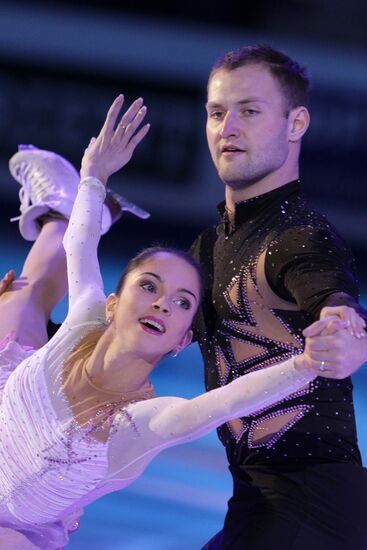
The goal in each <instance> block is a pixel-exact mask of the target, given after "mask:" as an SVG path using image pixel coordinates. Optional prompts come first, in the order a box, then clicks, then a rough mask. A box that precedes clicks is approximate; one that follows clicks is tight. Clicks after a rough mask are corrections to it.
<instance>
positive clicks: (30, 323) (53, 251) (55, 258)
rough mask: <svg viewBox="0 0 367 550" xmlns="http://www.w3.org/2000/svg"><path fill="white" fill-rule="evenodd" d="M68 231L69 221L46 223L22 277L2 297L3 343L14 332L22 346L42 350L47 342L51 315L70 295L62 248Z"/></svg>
mask: <svg viewBox="0 0 367 550" xmlns="http://www.w3.org/2000/svg"><path fill="white" fill-rule="evenodd" d="M66 227H67V220H64V219H56V218H48V219H47V220H46V223H44V225H43V227H42V229H41V231H40V233H39V235H38V237H37V240H36V241H35V243H34V244H33V246H32V248H31V249H30V251H29V253H28V256H27V258H26V261H25V263H24V266H23V270H22V273H21V275H20V277H19V278H17V279H16V280H15V281H14V282H13V284H12V286H11V289H10V290H8V291H6V292H5V293H4V294H2V295H1V296H0V340H2V339H3V338H4V337H5V336H6V335H7V334H9V333H10V332H14V333H15V337H16V339H17V341H18V342H19V343H20V344H22V345H29V346H32V347H35V348H39V347H41V346H42V345H44V344H45V343H46V342H47V339H48V338H47V322H48V319H49V317H50V314H51V311H52V309H53V308H54V307H55V306H56V305H57V304H58V303H59V302H60V300H62V298H63V297H64V295H65V293H66V291H67V276H66V260H65V252H64V248H63V245H62V239H63V236H64V233H65V230H66Z"/></svg>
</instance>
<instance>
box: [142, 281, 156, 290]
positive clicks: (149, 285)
mask: <svg viewBox="0 0 367 550" xmlns="http://www.w3.org/2000/svg"><path fill="white" fill-rule="evenodd" d="M139 286H140V288H142V289H143V290H145V291H146V292H155V290H156V287H155V284H154V283H152V281H142V282H141V283H140V284H139Z"/></svg>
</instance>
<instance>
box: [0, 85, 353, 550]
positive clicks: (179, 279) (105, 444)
mask: <svg viewBox="0 0 367 550" xmlns="http://www.w3.org/2000/svg"><path fill="white" fill-rule="evenodd" d="M122 103H123V98H122V96H119V97H118V98H117V99H116V100H115V102H114V103H113V104H112V107H111V109H110V111H109V113H108V115H107V118H106V122H105V124H104V126H103V128H102V130H101V133H100V135H99V136H98V138H97V139H93V140H92V141H91V144H90V145H89V147H88V148H87V149H86V151H85V154H84V157H83V160H82V166H81V183H80V187H79V192H78V195H77V198H76V200H75V204H74V208H73V211H72V214H71V218H70V221H69V225H68V228H67V231H66V233H65V236H64V247H65V250H66V255H67V270H68V288H69V310H68V314H67V317H66V319H65V321H64V323H63V324H62V326H61V328H60V329H59V330H58V332H57V333H56V334H55V335H54V337H53V338H52V339H51V340H50V341H49V342H47V332H46V321H47V319H48V317H49V313H50V310H51V309H52V307H53V306H54V305H55V303H56V302H57V301H58V300H59V299H60V298H61V297H62V295H63V292H64V290H65V285H66V282H65V281H64V278H63V275H62V274H63V269H64V255H63V251H62V247H61V239H62V237H63V235H64V231H65V227H66V221H65V219H64V218H63V217H60V216H59V214H58V212H59V211H61V213H63V214H64V215H66V214H65V212H63V209H62V208H58V207H57V201H56V202H55V201H54V202H53V203H52V200H51V199H50V195H47V193H46V195H47V196H46V199H45V200H44V202H45V204H46V203H47V201H48V208H46V209H43V210H44V211H43V212H42V215H43V220H42V223H43V226H42V229H41V230H40V234H39V236H38V238H37V240H36V243H35V244H34V246H33V248H32V250H31V253H30V254H29V256H28V258H27V260H26V263H25V266H24V269H23V273H22V277H21V283H20V286H18V287H17V286H16V285H17V283H15V288H14V292H13V291H12V292H10V293H9V292H5V294H3V295H2V296H1V297H0V313H1V325H0V339H2V340H3V342H2V351H1V354H0V365H1V370H0V373H1V374H0V380H1V383H2V387H3V391H2V394H1V404H0V425H1V431H0V525H1V526H2V528H3V541H6V540H9V537H11V536H13V542H11V543H10V545H9V543H8V542H2V544H1V548H3V549H5V548H14V547H17V548H32V547H33V548H34V547H36V548H37V547H38V548H42V549H50V550H51V549H56V548H59V547H61V546H63V545H64V544H65V543H66V542H67V540H68V526H69V525H70V521H71V520H70V518H75V517H77V515H78V511H79V510H80V508H82V507H84V506H85V505H86V504H88V503H89V502H92V501H94V500H95V499H97V498H99V497H100V496H102V495H104V494H106V493H109V492H111V491H115V490H118V489H121V488H123V487H125V486H127V485H128V484H130V483H131V482H132V481H134V480H135V479H136V478H137V477H138V476H139V475H140V474H141V473H142V472H143V470H144V469H145V467H146V466H147V465H148V464H149V462H150V461H151V460H152V459H153V458H154V457H155V456H156V455H157V454H158V453H159V452H160V451H161V450H163V449H165V448H167V447H170V446H172V445H175V444H178V443H182V442H185V441H189V440H192V439H194V438H197V437H200V436H201V435H203V434H205V433H207V432H208V431H210V430H211V429H213V428H215V427H217V426H219V425H220V424H222V423H223V422H226V421H227V420H229V419H231V418H237V417H240V416H243V415H245V414H246V415H247V414H250V413H251V412H253V411H255V410H258V409H260V408H262V407H264V406H268V405H269V404H272V403H273V402H275V401H278V400H279V399H282V398H283V397H285V396H287V395H289V394H290V393H292V392H294V391H296V390H298V389H299V388H301V387H302V386H304V385H305V384H307V383H308V382H310V381H311V380H312V379H313V378H314V377H315V373H314V372H313V370H312V368H313V367H315V365H316V364H317V365H319V364H320V360H319V354H320V352H313V351H312V349H311V348H312V346H311V345H309V342H307V343H306V348H305V351H304V352H303V353H302V354H301V355H298V356H297V357H295V358H290V359H289V360H288V361H285V362H283V363H282V364H279V365H275V366H272V367H271V368H268V369H264V370H261V371H258V372H254V373H251V374H250V375H248V376H246V377H242V378H240V379H237V380H235V381H234V382H232V383H231V384H229V385H227V386H224V387H222V388H220V389H217V390H214V391H213V392H208V393H207V394H204V395H201V396H199V397H197V398H195V399H192V400H185V399H181V398H177V397H159V398H156V397H154V394H153V389H152V386H151V384H150V382H149V374H150V372H151V371H152V369H153V368H154V367H155V365H156V364H157V362H158V361H159V360H160V359H161V358H162V357H163V356H164V355H166V354H167V353H178V352H179V351H180V350H181V349H183V348H184V347H185V346H187V345H188V344H189V343H190V341H191V337H192V332H191V329H190V326H191V322H192V319H193V316H194V314H195V311H196V309H197V306H198V303H199V301H200V294H201V285H200V275H199V271H198V268H197V267H196V266H195V264H194V263H193V261H192V260H190V259H189V257H188V256H186V254H184V253H180V252H177V251H171V250H164V249H158V250H157V249H148V250H147V251H145V252H143V253H142V254H141V255H139V256H138V257H137V258H135V259H134V260H133V261H132V263H130V264H129V267H128V269H127V272H126V273H125V274H124V275H123V277H122V278H121V280H120V283H119V285H118V288H117V291H116V294H111V295H110V296H109V297H108V298H107V300H106V299H105V296H104V294H103V285H102V279H101V275H100V272H99V265H98V260H97V245H98V241H99V237H100V233H101V222H100V220H101V216H102V209H103V203H104V199H105V194H106V192H105V185H106V182H107V179H108V177H109V176H110V175H111V174H112V173H114V172H115V171H117V170H118V169H120V168H121V167H123V166H124V165H125V164H126V163H127V162H128V161H129V160H130V158H131V156H132V154H133V151H134V149H135V147H136V146H137V145H138V143H140V141H141V140H142V139H143V138H144V136H145V135H146V133H147V132H148V129H149V125H144V126H141V124H142V121H143V119H144V116H145V112H146V108H145V107H144V106H143V102H142V100H141V99H138V100H136V101H135V102H134V103H133V104H132V106H131V107H130V109H128V111H127V112H126V113H125V114H124V115H123V116H122V118H121V122H120V123H119V124H117V126H116V121H117V117H118V115H119V112H120V109H121V106H122ZM28 168H29V166H28ZM28 168H27V167H26V166H23V169H24V170H26V169H28ZM27 177H28V179H29V180H32V174H31V175H29V174H28V176H27ZM40 179H42V178H40V177H39V176H38V180H37V184H36V183H35V181H33V183H32V182H31V184H30V185H34V187H37V186H39V185H40V182H39V180H40ZM46 180H47V178H45V181H46ZM46 183H47V181H46ZM45 185H46V184H45ZM46 187H47V185H46ZM33 191H34V193H35V194H34V197H36V196H38V198H39V196H40V194H41V195H42V193H44V192H43V191H42V193H41V191H40V190H39V189H38V187H37V193H36V191H35V190H34V189H33ZM51 198H52V197H51ZM34 200H36V199H35V198H34ZM58 200H61V199H60V197H58ZM41 203H42V199H40V200H39V205H41ZM50 203H52V205H53V206H54V209H55V208H56V210H57V212H56V213H55V212H50V211H49V210H50V206H49V204H50ZM55 205H56V207H55ZM41 206H42V205H41ZM41 211H42V208H41ZM45 216H46V217H45ZM11 280H12V274H9V275H8V277H7V278H6V279H5V281H4V282H3V286H4V285H5V287H6V285H7V284H8V283H9V282H11ZM29 282H30V284H29ZM326 324H327V323H326V322H324V323H323V324H321V325H320V326H319V328H318V331H314V332H315V334H316V333H318V332H320V330H321V329H322V328H325V326H326ZM341 326H344V325H343V324H342V322H339V325H338V322H334V325H333V326H331V327H330V324H329V329H328V330H329V332H330V333H332V332H333V330H336V329H337V328H339V327H341ZM310 335H312V333H310ZM323 361H324V360H323ZM330 364H331V363H330ZM318 374H319V375H324V376H337V372H332V368H330V370H328V371H325V372H322V373H320V372H318ZM0 536H1V532H0ZM6 537H8V539H7V538H6ZM20 538H21V539H22V540H23V542H22V543H20V542H16V543H14V541H18V540H20ZM0 540H1V539H0ZM6 544H8V546H6ZM15 544H16V546H15ZM22 544H23V546H21V545H22Z"/></svg>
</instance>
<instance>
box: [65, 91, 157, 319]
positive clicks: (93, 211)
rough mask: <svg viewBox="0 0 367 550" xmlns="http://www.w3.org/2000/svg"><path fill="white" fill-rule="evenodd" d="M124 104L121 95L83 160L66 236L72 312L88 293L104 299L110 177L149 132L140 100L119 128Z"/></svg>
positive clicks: (122, 120) (129, 157) (127, 159)
mask: <svg viewBox="0 0 367 550" xmlns="http://www.w3.org/2000/svg"><path fill="white" fill-rule="evenodd" d="M122 105H123V96H118V97H117V99H116V100H115V101H114V102H113V104H112V106H111V108H110V109H109V111H108V114H107V117H106V121H105V123H104V125H103V127H102V130H101V132H100V134H99V136H98V137H97V138H92V140H91V142H90V144H89V146H88V147H87V149H86V150H85V153H84V156H83V159H82V165H81V171H80V176H81V182H80V184H79V191H78V195H77V198H76V200H75V204H74V208H73V211H72V213H71V217H70V221H69V226H68V229H67V231H66V234H65V237H64V247H65V251H66V255H67V266H68V287H69V310H70V309H71V308H72V307H73V305H74V304H75V302H76V301H77V300H78V301H79V300H80V298H81V296H82V295H84V294H85V293H90V292H92V293H94V295H95V298H98V296H99V294H101V296H102V292H103V283H102V278H101V274H100V269H99V262H98V257H97V248H98V243H99V239H100V233H101V232H100V227H101V216H102V205H103V202H104V199H105V195H106V189H105V186H106V183H107V180H108V178H109V176H110V175H111V174H113V173H114V172H116V171H117V170H119V169H120V168H122V167H123V166H125V164H127V162H128V161H129V160H130V159H131V157H132V154H133V152H134V149H135V147H136V146H137V145H138V143H140V141H141V140H142V139H143V137H144V136H145V135H146V133H147V132H148V130H149V125H145V126H143V127H142V128H140V129H139V130H138V128H139V126H140V124H141V122H142V120H143V118H144V116H145V113H146V108H145V107H144V106H143V102H142V99H140V98H139V99H137V100H136V101H134V103H133V104H132V105H131V106H130V108H129V109H128V110H127V111H126V113H125V114H124V115H123V116H122V118H121V121H120V123H119V124H118V125H117V126H116V121H117V118H118V116H119V113H120V110H121V107H122Z"/></svg>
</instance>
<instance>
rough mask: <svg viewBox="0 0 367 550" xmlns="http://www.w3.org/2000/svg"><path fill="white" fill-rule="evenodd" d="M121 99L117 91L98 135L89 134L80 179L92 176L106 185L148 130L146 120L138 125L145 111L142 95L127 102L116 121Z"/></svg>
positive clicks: (130, 155) (122, 97)
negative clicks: (128, 104) (118, 119)
mask: <svg viewBox="0 0 367 550" xmlns="http://www.w3.org/2000/svg"><path fill="white" fill-rule="evenodd" d="M123 103H124V96H123V95H119V96H118V97H117V98H116V99H115V101H114V102H113V103H112V105H111V107H110V109H109V111H108V113H107V117H106V120H105V123H104V125H103V127H102V129H101V131H100V133H99V136H98V137H97V138H92V139H91V141H90V143H89V145H88V147H87V148H86V150H85V152H84V155H83V158H82V165H81V170H80V177H81V179H83V178H86V177H88V176H93V177H95V178H98V179H99V180H100V181H101V182H102V183H104V184H105V185H106V183H107V180H108V178H109V177H110V176H111V174H113V173H115V172H117V171H118V170H120V168H122V167H123V166H125V164H127V163H128V162H129V160H130V159H131V157H132V155H133V153H134V150H135V147H136V146H137V145H138V144H139V143H140V142H141V140H142V139H143V138H144V137H145V136H146V134H147V133H148V131H149V128H150V125H149V124H145V125H144V126H142V127H140V126H141V123H142V121H143V119H144V117H145V115H146V112H147V108H146V106H145V105H143V99H142V98H139V99H136V100H135V101H134V102H133V103H132V104H131V105H130V107H129V109H128V110H127V111H126V112H125V114H124V115H123V116H122V117H121V120H120V122H119V123H118V124H117V125H116V122H117V118H118V116H119V114H120V111H121V107H122V105H123ZM139 127H140V128H139Z"/></svg>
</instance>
